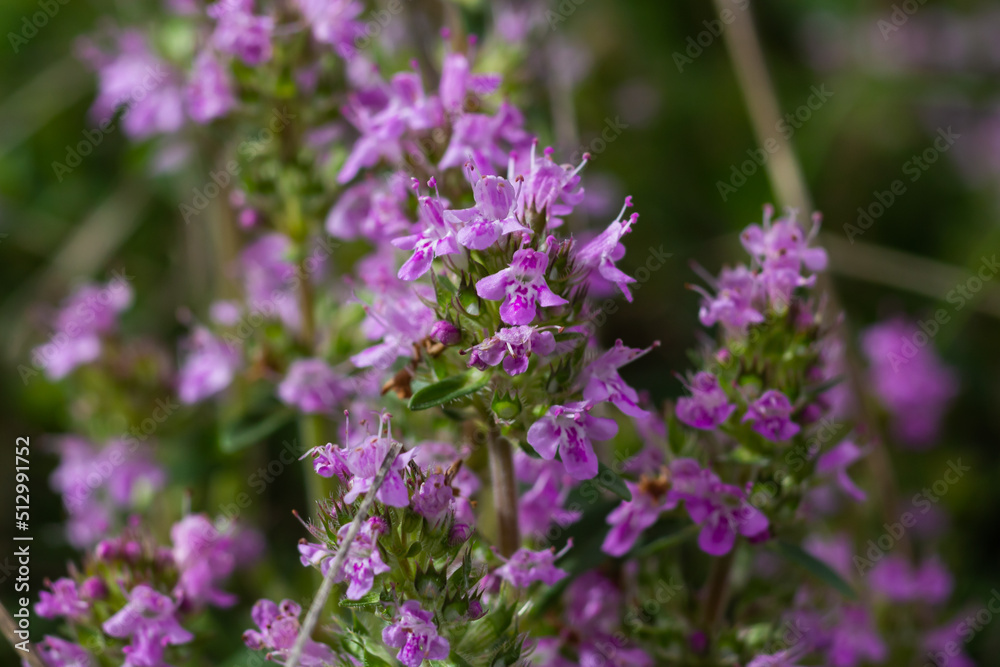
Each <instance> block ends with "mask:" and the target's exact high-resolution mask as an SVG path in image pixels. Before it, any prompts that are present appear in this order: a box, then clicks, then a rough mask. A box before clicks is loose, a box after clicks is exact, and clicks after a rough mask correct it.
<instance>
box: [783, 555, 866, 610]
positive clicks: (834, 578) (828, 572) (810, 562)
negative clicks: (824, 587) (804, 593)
mask: <svg viewBox="0 0 1000 667" xmlns="http://www.w3.org/2000/svg"><path fill="white" fill-rule="evenodd" d="M772 545H773V546H772V548H773V549H774V550H775V551H777V552H778V553H779V554H780V555H781V556H783V557H784V558H785V559H787V560H789V561H791V562H793V563H795V564H796V565H798V566H799V567H802V568H804V569H806V570H808V571H809V572H810V573H811V574H812V575H813V576H815V577H816V578H818V579H820V580H821V581H823V582H824V583H826V584H828V585H830V586H831V587H833V588H835V589H837V590H838V591H839V592H840V593H841V594H843V595H844V596H845V597H847V598H849V599H851V600H854V599H855V598H856V597H857V596H856V595H855V593H854V590H853V589H852V588H851V586H850V584H848V583H847V582H846V581H844V580H843V579H842V578H841V577H840V575H839V574H837V573H836V572H834V571H833V569H831V568H830V566H829V565H827V564H826V563H824V562H823V561H821V560H819V559H818V558H816V557H815V556H813V555H811V554H810V553H809V552H807V551H805V550H804V549H802V548H801V547H799V546H798V545H795V544H792V543H791V542H786V541H784V540H774V542H772Z"/></svg>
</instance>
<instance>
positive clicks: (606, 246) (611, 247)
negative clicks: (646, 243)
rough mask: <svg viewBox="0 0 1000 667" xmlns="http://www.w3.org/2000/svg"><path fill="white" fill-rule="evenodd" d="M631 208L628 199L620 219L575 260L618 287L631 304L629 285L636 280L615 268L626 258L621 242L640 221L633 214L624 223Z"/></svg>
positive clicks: (636, 215)
mask: <svg viewBox="0 0 1000 667" xmlns="http://www.w3.org/2000/svg"><path fill="white" fill-rule="evenodd" d="M630 206H632V198H631V197H626V198H625V205H624V206H623V207H622V210H621V213H619V214H618V217H617V218H615V219H614V221H613V222H612V223H611V224H610V225H608V228H607V229H605V230H604V231H603V232H601V233H600V234H599V235H598V236H597V237H596V238H594V239H593V240H592V241H591V242H590V243H588V244H587V245H585V246H583V247H582V248H580V250H579V251H578V252H577V253H576V257H575V258H574V261H575V263H576V264H577V265H579V266H584V267H587V268H588V269H590V271H591V272H594V271H596V272H597V274H598V275H600V276H601V278H603V279H604V280H607V281H608V282H611V283H614V284H615V285H617V286H618V289H620V290H621V291H622V294H624V295H625V298H626V299H627V300H628V301H629V302H631V301H632V292H631V291H630V290H629V288H628V285H629V283H634V282H635V278H633V277H631V276H629V275H626V274H625V272H624V271H622V270H621V269H619V268H618V267H617V266H615V262H617V261H618V260H620V259H621V258H622V257H624V256H625V246H624V245H622V242H621V240H622V237H623V236H625V235H626V234H628V233H629V232H630V231H632V225H634V224H635V223H636V220H638V219H639V215H638V214H637V213H633V214H632V215H631V216H630V217H629V219H628V220H626V221H625V222H622V216H624V215H625V210H626V209H627V208H629V207H630Z"/></svg>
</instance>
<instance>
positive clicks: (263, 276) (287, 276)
mask: <svg viewBox="0 0 1000 667" xmlns="http://www.w3.org/2000/svg"><path fill="white" fill-rule="evenodd" d="M292 249H293V244H292V241H291V240H290V239H289V238H288V237H287V236H285V235H284V234H278V233H272V234H265V235H263V236H261V237H260V238H259V239H257V240H256V241H254V242H253V243H251V244H250V245H248V246H247V247H246V249H244V250H243V253H242V254H241V255H240V268H241V270H242V273H243V289H244V291H245V292H246V300H247V306H248V308H249V309H250V310H251V311H253V312H256V313H257V314H259V315H263V316H264V317H268V318H274V317H277V318H279V319H280V320H281V321H282V322H283V323H284V324H285V326H286V327H288V328H289V329H291V330H292V331H298V330H299V328H300V327H301V326H302V313H301V311H300V309H299V299H298V296H299V295H298V281H300V280H308V279H310V278H315V277H318V271H319V268H320V267H322V264H323V261H322V255H320V254H318V253H317V254H316V255H314V256H313V257H310V260H314V261H315V264H314V265H313V272H314V275H313V276H300V275H299V267H298V266H296V265H295V263H294V262H292V261H290V260H289V256H290V255H291V253H292ZM306 266H309V264H308V263H307V264H306Z"/></svg>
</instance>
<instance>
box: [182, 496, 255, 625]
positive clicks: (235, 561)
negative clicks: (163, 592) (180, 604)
mask: <svg viewBox="0 0 1000 667" xmlns="http://www.w3.org/2000/svg"><path fill="white" fill-rule="evenodd" d="M241 537H242V538H243V539H241ZM247 538H250V539H247ZM253 538H254V536H253V535H252V534H251V533H246V534H244V535H239V534H236V532H235V531H233V530H226V531H220V530H219V529H218V528H216V527H215V525H214V524H213V523H212V522H211V521H210V520H209V518H208V517H206V516H205V515H203V514H192V515H189V516H186V517H184V518H183V519H181V520H180V521H178V522H177V523H175V524H174V525H173V527H172V528H171V529H170V539H171V541H172V542H173V549H172V550H171V555H172V557H173V562H174V563H175V565H176V566H177V570H178V572H179V574H180V576H179V578H178V580H177V588H176V589H175V591H174V595H176V596H177V597H178V599H181V600H184V601H185V602H189V603H191V604H194V605H196V606H200V605H203V604H206V603H208V604H212V605H215V606H217V607H229V606H231V605H233V604H235V602H236V599H237V598H236V596H235V595H233V594H231V593H226V592H224V591H222V590H220V589H219V588H218V584H219V582H220V581H222V580H223V579H225V578H227V577H228V576H229V575H230V574H232V572H233V570H234V569H235V568H236V566H237V565H240V564H242V563H248V562H251V561H253V560H254V559H255V558H256V557H257V555H258V552H259V544H255V543H254V541H253Z"/></svg>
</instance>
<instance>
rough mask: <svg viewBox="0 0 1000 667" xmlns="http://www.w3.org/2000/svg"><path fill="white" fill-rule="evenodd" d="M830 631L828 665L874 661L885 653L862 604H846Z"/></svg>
mask: <svg viewBox="0 0 1000 667" xmlns="http://www.w3.org/2000/svg"><path fill="white" fill-rule="evenodd" d="M830 634H831V636H830V643H829V647H828V648H827V660H829V664H830V665H831V667H857V665H862V664H866V663H876V664H877V663H880V662H883V661H884V660H885V658H886V656H887V654H888V649H887V648H886V645H885V642H883V641H882V639H881V637H879V635H878V632H877V629H876V626H875V623H874V621H873V620H872V617H871V615H870V614H869V613H868V611H867V610H865V609H864V608H863V607H860V606H850V605H845V606H844V608H843V609H842V610H841V614H840V618H839V620H838V621H837V623H836V624H835V625H834V627H833V628H832V630H831V633H830Z"/></svg>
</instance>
